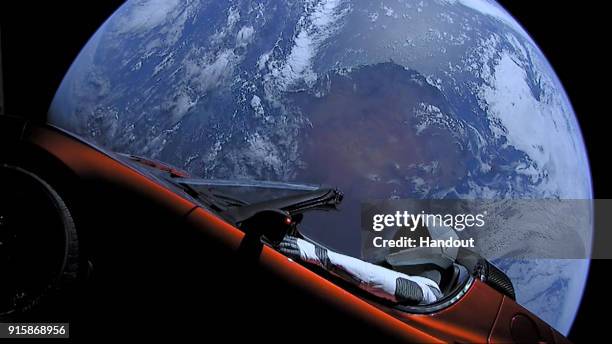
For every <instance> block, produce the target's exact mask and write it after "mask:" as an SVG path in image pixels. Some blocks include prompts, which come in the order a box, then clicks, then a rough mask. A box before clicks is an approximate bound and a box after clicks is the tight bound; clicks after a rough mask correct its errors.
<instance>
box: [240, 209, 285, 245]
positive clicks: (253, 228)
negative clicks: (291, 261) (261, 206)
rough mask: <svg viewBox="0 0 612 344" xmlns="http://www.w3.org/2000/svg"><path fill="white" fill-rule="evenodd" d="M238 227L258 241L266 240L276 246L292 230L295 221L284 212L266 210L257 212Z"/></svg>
mask: <svg viewBox="0 0 612 344" xmlns="http://www.w3.org/2000/svg"><path fill="white" fill-rule="evenodd" d="M238 225H239V227H240V229H242V230H243V231H244V232H245V233H246V235H247V236H248V237H251V238H253V239H257V240H258V241H259V240H260V239H261V238H264V239H265V240H267V241H268V242H270V243H271V244H272V245H274V246H276V245H278V244H280V242H281V241H282V240H283V238H284V237H285V235H287V232H288V231H289V229H291V227H292V225H293V220H292V218H291V215H289V213H288V212H286V211H284V210H280V209H265V210H260V211H257V212H256V213H255V214H253V215H252V216H250V217H248V218H247V219H245V220H243V221H242V222H240V223H239V224H238Z"/></svg>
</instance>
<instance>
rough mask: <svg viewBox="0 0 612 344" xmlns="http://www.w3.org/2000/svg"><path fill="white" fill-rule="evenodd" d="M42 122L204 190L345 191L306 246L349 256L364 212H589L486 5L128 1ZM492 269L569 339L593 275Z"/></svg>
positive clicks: (532, 61)
mask: <svg viewBox="0 0 612 344" xmlns="http://www.w3.org/2000/svg"><path fill="white" fill-rule="evenodd" d="M49 122H50V123H52V124H55V125H57V126H59V127H62V128H64V129H67V130H69V131H72V132H74V133H76V134H78V135H80V136H82V137H84V138H85V139H88V140H91V141H92V142H94V143H96V144H98V145H101V146H103V147H106V148H108V149H111V150H115V151H121V152H126V153H132V154H138V155H143V156H147V157H151V158H155V159H159V160H162V161H165V162H168V163H170V164H173V165H176V166H177V167H180V168H183V169H186V170H188V171H189V172H190V173H192V174H194V175H196V176H199V177H203V178H232V179H240V178H250V179H261V180H282V181H299V182H306V183H317V184H327V185H334V186H338V187H339V188H340V189H341V190H343V191H344V193H345V195H346V198H345V203H346V204H345V208H344V210H343V211H344V212H343V214H345V215H344V217H339V218H335V217H334V218H330V217H325V216H326V215H325V214H323V215H315V216H312V217H311V219H310V220H309V221H310V223H309V226H310V228H311V230H312V233H309V234H311V235H312V236H314V237H317V239H320V240H322V241H324V242H325V243H327V244H328V245H329V246H331V247H334V248H336V249H338V250H340V251H343V252H347V253H350V254H353V255H357V254H358V248H359V243H358V240H359V238H360V233H359V218H358V217H355V216H352V217H349V215H346V214H355V211H356V210H355V209H357V206H358V204H359V201H360V200H363V199H372V198H387V197H389V198H433V199H438V198H484V199H519V198H528V199H538V198H558V199H591V198H592V197H593V194H592V182H591V177H590V170H589V164H588V159H587V155H586V149H585V146H584V143H583V140H582V136H581V132H580V128H579V126H578V122H577V120H576V116H575V114H574V111H573V109H572V107H571V104H570V102H569V100H568V97H567V95H566V93H565V90H564V89H563V86H562V85H561V82H560V81H559V80H558V78H557V76H556V74H555V72H554V70H553V68H552V67H551V66H550V64H549V63H548V61H547V59H546V58H545V56H544V55H543V53H542V52H541V50H540V49H539V48H538V46H537V45H536V43H535V42H534V41H533V40H532V39H531V37H530V36H529V35H528V33H527V32H526V31H525V30H524V29H523V28H522V27H521V26H520V25H519V24H518V23H517V21H516V20H515V19H514V18H513V17H512V16H511V15H510V14H508V13H507V12H506V11H505V10H504V9H503V8H502V7H501V6H500V5H499V4H497V3H496V2H494V1H489V0H430V1H420V0H388V1H382V2H376V3H373V2H368V1H348V0H304V1H295V2H284V1H273V0H263V1H233V2H228V3H226V2H220V1H214V0H209V1H206V0H202V1H195V0H194V1H178V0H171V1H162V0H149V1H135V0H130V1H127V2H126V3H125V4H124V5H122V6H121V7H120V8H119V9H118V10H117V11H116V12H115V13H114V14H113V15H112V16H111V18H109V19H108V20H107V21H106V22H105V23H104V24H103V25H102V27H101V28H100V29H99V30H98V31H97V32H96V33H95V34H94V36H93V37H92V38H91V39H90V41H89V42H88V43H87V45H86V46H85V47H84V48H83V50H82V51H81V53H80V54H79V56H78V57H77V59H76V60H75V61H74V63H73V65H72V66H71V67H70V70H69V71H68V73H67V74H66V76H65V78H64V80H63V82H62V84H61V86H60V88H59V89H58V91H57V93H56V95H55V98H54V100H53V103H52V104H51V107H50V110H49ZM330 229H333V231H332V230H330ZM589 230H592V229H589ZM491 235H492V236H494V235H496V233H491ZM353 237H354V238H355V239H354V240H347V239H346V238H353ZM356 249H357V250H356ZM496 263H497V264H498V265H499V266H500V268H502V269H503V270H504V271H505V272H506V273H507V274H508V275H509V276H510V277H511V278H512V280H513V283H514V284H515V286H516V289H517V298H518V301H519V303H521V304H522V305H524V306H525V307H527V308H528V309H529V310H531V311H532V312H534V313H535V314H537V315H538V316H540V317H541V318H542V319H544V320H545V321H547V322H548V323H550V324H551V325H552V326H553V327H555V328H556V329H558V330H559V331H560V332H562V333H564V334H567V333H568V332H569V330H570V328H571V325H572V323H573V320H574V318H575V315H576V311H577V309H578V306H579V304H580V300H581V297H582V293H583V290H584V285H585V281H586V277H587V274H588V261H587V260H543V259H541V260H523V261H519V260H512V259H509V260H500V261H498V262H496Z"/></svg>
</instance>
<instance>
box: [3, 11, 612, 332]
mask: <svg viewBox="0 0 612 344" xmlns="http://www.w3.org/2000/svg"><path fill="white" fill-rule="evenodd" d="M501 3H502V4H503V5H504V6H505V7H506V8H507V9H508V10H509V11H510V12H511V13H512V14H513V15H514V16H515V18H517V19H518V21H519V22H521V24H523V26H524V27H525V28H526V29H527V31H528V32H529V33H530V34H531V35H532V37H533V38H534V40H535V41H536V42H537V43H538V44H539V46H540V47H541V48H542V50H543V51H544V53H545V55H546V56H547V57H548V59H549V61H550V62H551V64H552V65H553V67H554V68H555V70H556V71H557V74H558V76H559V78H560V79H561V81H562V82H563V84H564V85H565V88H566V91H567V92H568V94H569V97H570V100H571V101H572V104H573V106H574V109H575V110H576V113H577V115H578V119H579V121H580V126H581V128H582V131H583V135H584V138H585V141H586V145H587V149H588V152H589V157H590V162H591V168H592V173H593V179H594V190H595V196H596V198H612V191H611V189H610V181H609V180H608V179H607V175H608V170H607V169H608V160H609V159H608V158H609V156H610V154H609V152H608V149H609V147H611V146H610V133H609V130H610V128H609V127H608V125H607V124H608V123H607V117H608V116H609V114H610V109H609V106H610V100H612V99H611V96H610V94H609V92H608V91H609V89H610V87H609V86H608V85H609V80H608V76H609V71H608V69H607V68H608V63H607V62H609V59H608V56H609V53H607V52H605V51H604V50H605V49H609V47H608V46H607V45H608V44H607V43H609V38H608V34H609V31H610V30H609V29H608V25H609V19H608V15H607V13H608V11H607V10H606V9H604V5H603V3H602V4H600V2H589V3H588V4H586V6H580V5H579V4H578V3H576V2H569V1H568V2H565V1H554V2H548V1H526V0H514V1H511V0H504V1H501ZM120 4H121V1H109V0H106V1H62V2H59V1H49V2H47V1H45V2H42V1H41V2H21V1H13V2H8V1H2V2H1V4H0V30H1V34H2V37H1V38H2V52H3V56H2V60H3V61H2V62H3V66H4V93H5V110H6V113H9V114H13V115H21V116H26V117H29V118H33V119H38V120H43V119H44V117H45V114H46V110H47V108H48V105H49V103H50V102H51V99H52V97H53V95H54V92H55V90H56V88H57V86H58V85H59V83H60V81H61V80H62V77H63V75H64V73H65V72H66V70H67V69H68V67H69V66H70V63H71V62H72V60H73V59H74V58H75V57H76V55H77V54H78V52H79V51H80V49H81V47H82V46H83V45H84V44H85V42H86V41H87V40H88V38H89V37H90V36H91V35H92V34H93V32H94V31H95V30H96V29H97V28H98V26H99V25H100V24H101V23H102V22H103V21H104V20H105V19H106V18H107V17H108V16H109V15H110V14H111V13H112V12H113V11H114V10H115V9H116V8H117V7H118V6H119V5H120ZM606 29H607V30H606ZM610 268H612V262H610V261H603V260H596V261H593V263H592V265H591V272H590V277H589V282H588V285H587V289H586V292H585V296H584V299H583V303H582V305H581V308H580V312H579V314H578V316H577V318H576V322H575V324H574V328H573V329H572V332H571V333H570V338H571V339H572V340H573V341H575V342H591V341H592V340H593V339H595V338H604V337H606V335H607V334H608V333H609V332H608V331H609V329H608V328H607V327H608V324H607V320H606V319H605V317H602V316H601V314H604V313H605V312H606V311H607V310H608V307H612V302H611V301H610V298H609V296H608V295H609V293H608V290H607V289H608V286H609V285H610V284H609V283H608V276H609V270H610Z"/></svg>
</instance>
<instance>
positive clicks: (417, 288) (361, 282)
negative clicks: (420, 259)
mask: <svg viewBox="0 0 612 344" xmlns="http://www.w3.org/2000/svg"><path fill="white" fill-rule="evenodd" d="M279 250H280V251H281V252H283V253H284V254H286V255H287V256H289V257H291V258H292V259H295V260H299V261H302V262H306V263H309V264H313V265H316V266H319V267H321V268H323V269H325V270H326V271H328V272H330V273H332V274H334V275H336V276H338V277H340V278H342V279H344V280H346V281H348V282H350V283H353V284H356V285H357V286H358V287H359V288H361V289H363V290H365V291H367V292H369V293H371V294H374V295H376V296H378V297H380V298H383V299H387V300H390V301H392V302H398V303H410V304H419V305H426V304H430V303H433V302H435V301H436V300H438V299H439V298H441V297H442V292H441V291H440V288H439V286H438V285H437V284H436V282H434V281H433V280H431V279H429V278H425V277H420V276H409V275H406V274H403V273H400V272H397V271H394V270H390V269H387V268H384V267H382V266H379V265H375V264H371V263H368V262H365V261H363V260H360V259H357V258H353V257H350V256H346V255H343V254H339V253H337V252H333V251H331V250H328V249H327V248H324V247H322V246H320V245H317V244H315V243H312V242H310V241H307V240H304V239H300V238H297V237H294V236H287V237H285V239H284V240H283V241H282V242H281V244H280V246H279Z"/></svg>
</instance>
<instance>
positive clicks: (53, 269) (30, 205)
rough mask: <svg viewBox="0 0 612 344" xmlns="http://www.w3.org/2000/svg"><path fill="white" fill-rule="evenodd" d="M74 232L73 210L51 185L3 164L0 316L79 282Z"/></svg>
mask: <svg viewBox="0 0 612 344" xmlns="http://www.w3.org/2000/svg"><path fill="white" fill-rule="evenodd" d="M76 234H77V233H76V230H75V226H74V221H73V219H72V216H71V214H70V211H69V210H68V208H67V207H66V204H65V203H64V201H63V200H62V198H61V197H60V196H59V195H58V193H57V192H56V191H55V190H54V189H53V188H52V187H51V186H50V185H49V184H47V183H46V182H45V181H44V180H42V179H41V178H40V177H38V176H37V175H35V174H33V173H31V172H29V171H26V170H24V169H22V168H19V167H15V166H10V165H4V164H0V281H1V282H0V317H12V316H20V315H23V314H27V313H29V312H30V311H33V310H35V309H37V308H39V306H42V305H43V304H45V302H46V301H47V300H50V299H53V298H54V297H57V296H58V295H59V294H60V292H61V290H62V288H65V287H67V286H68V285H70V283H72V281H74V280H76V278H77V273H78V270H79V245H78V240H77V235H76Z"/></svg>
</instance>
